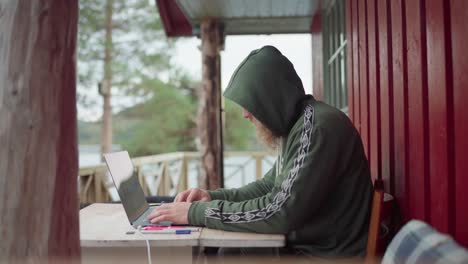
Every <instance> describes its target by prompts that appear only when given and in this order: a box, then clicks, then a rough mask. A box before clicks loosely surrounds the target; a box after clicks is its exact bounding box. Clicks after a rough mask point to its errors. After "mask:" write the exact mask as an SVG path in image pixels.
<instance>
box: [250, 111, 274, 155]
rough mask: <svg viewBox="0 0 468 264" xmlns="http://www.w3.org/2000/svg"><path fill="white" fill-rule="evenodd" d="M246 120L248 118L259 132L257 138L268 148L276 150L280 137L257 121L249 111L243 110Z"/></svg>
mask: <svg viewBox="0 0 468 264" xmlns="http://www.w3.org/2000/svg"><path fill="white" fill-rule="evenodd" d="M243 116H244V118H247V119H248V120H249V121H250V122H252V123H253V124H254V126H255V128H256V130H257V137H258V138H259V139H260V140H261V141H263V142H264V143H265V144H266V145H267V147H269V148H272V149H275V148H276V147H277V146H278V143H279V138H280V137H279V136H277V135H275V134H274V133H273V132H271V130H270V129H268V128H267V127H266V126H264V125H263V124H262V123H261V122H260V121H258V119H256V118H255V117H254V116H253V115H252V114H251V113H250V112H249V111H247V110H245V109H244V110H243Z"/></svg>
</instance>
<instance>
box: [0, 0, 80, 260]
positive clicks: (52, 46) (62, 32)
mask: <svg viewBox="0 0 468 264" xmlns="http://www.w3.org/2000/svg"><path fill="white" fill-rule="evenodd" d="M77 25H78V1H77V0H68V1H53V0H42V1H29V0H3V1H1V2H0V146H1V147H0V237H1V240H0V241H1V242H0V262H4V261H5V260H6V262H9V260H12V259H17V258H19V259H23V258H33V259H36V258H43V259H47V258H50V257H62V258H67V259H68V258H70V257H73V258H75V259H76V260H79V254H80V244H79V243H80V241H79V232H78V230H79V225H78V193H77V175H78V148H77V131H76V129H77V128H76V123H77V120H76V61H75V60H76V37H77ZM20 262H22V261H20Z"/></svg>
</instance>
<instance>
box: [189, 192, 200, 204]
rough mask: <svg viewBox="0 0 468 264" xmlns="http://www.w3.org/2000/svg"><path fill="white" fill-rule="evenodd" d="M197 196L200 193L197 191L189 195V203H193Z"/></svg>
mask: <svg viewBox="0 0 468 264" xmlns="http://www.w3.org/2000/svg"><path fill="white" fill-rule="evenodd" d="M197 194H198V191H197V190H192V191H191V192H190V194H189V196H188V197H187V202H188V203H191V202H193V201H194V199H196V198H197Z"/></svg>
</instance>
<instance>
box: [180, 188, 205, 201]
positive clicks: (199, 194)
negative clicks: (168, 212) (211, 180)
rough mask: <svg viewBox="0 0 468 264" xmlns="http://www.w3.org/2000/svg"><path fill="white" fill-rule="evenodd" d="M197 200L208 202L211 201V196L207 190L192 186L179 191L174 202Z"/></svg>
mask: <svg viewBox="0 0 468 264" xmlns="http://www.w3.org/2000/svg"><path fill="white" fill-rule="evenodd" d="M195 201H203V202H208V201H211V197H210V195H209V194H208V192H207V191H205V190H202V189H199V188H192V189H188V190H185V191H183V192H181V193H179V194H178V195H177V196H176V198H175V199H174V202H189V203H191V202H195Z"/></svg>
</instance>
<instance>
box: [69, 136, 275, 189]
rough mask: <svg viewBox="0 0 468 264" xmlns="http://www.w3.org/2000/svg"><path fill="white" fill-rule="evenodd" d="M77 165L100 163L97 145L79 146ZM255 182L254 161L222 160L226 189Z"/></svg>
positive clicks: (267, 164) (193, 171) (192, 172)
mask: <svg viewBox="0 0 468 264" xmlns="http://www.w3.org/2000/svg"><path fill="white" fill-rule="evenodd" d="M78 149H79V164H80V167H83V166H93V165H98V164H100V163H101V154H100V146H99V145H79V147H78ZM112 150H113V151H119V150H121V147H120V146H119V145H114V146H112ZM274 160H275V157H273V156H271V157H267V158H266V159H264V160H263V162H262V172H263V174H265V173H266V172H268V170H269V169H270V168H271V166H272V164H273V163H274ZM188 174H189V175H188V185H189V187H190V188H193V187H196V186H197V166H196V164H195V163H194V162H193V163H191V164H190V165H189V172H188ZM254 180H255V160H253V159H251V158H250V157H248V156H245V157H229V158H225V159H224V185H225V187H226V188H237V187H241V186H243V185H245V184H247V183H249V182H252V181H254Z"/></svg>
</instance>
